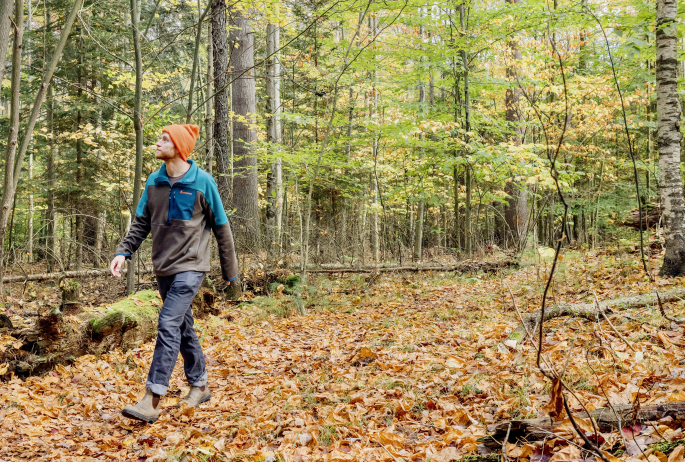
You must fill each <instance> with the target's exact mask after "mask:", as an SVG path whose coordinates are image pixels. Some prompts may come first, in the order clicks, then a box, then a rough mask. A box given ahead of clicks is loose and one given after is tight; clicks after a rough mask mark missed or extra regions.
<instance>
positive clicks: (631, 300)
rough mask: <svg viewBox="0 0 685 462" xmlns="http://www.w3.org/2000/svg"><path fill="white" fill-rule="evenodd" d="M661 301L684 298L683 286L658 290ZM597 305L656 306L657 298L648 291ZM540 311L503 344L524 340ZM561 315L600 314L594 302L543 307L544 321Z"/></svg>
mask: <svg viewBox="0 0 685 462" xmlns="http://www.w3.org/2000/svg"><path fill="white" fill-rule="evenodd" d="M659 296H660V297H661V301H662V303H670V302H676V301H678V300H682V299H685V288H682V287H681V288H677V289H671V290H666V291H664V292H659ZM599 305H600V306H601V307H602V310H604V311H605V312H606V311H610V310H612V309H619V310H627V309H632V308H641V307H643V306H656V305H657V299H656V294H655V293H653V292H652V293H648V294H642V295H632V296H630V297H621V298H615V299H612V300H605V301H603V302H600V303H599ZM541 315H542V312H541V311H540V310H538V311H534V312H533V313H530V314H529V315H528V316H526V317H525V318H523V322H522V323H521V324H519V325H518V327H517V328H516V329H514V330H513V331H512V332H511V333H510V334H509V335H508V336H507V338H506V339H505V341H504V344H505V345H507V346H510V347H514V346H516V345H517V344H520V343H522V342H523V340H525V338H526V335H527V333H531V334H532V333H533V332H534V331H535V329H537V328H538V326H539V325H540V318H541ZM562 316H576V317H582V318H586V319H590V320H593V321H594V320H597V319H598V317H600V316H601V314H600V313H599V311H598V310H597V306H596V305H595V304H594V303H559V304H557V305H551V306H548V307H547V308H546V309H545V319H544V321H549V320H550V319H554V318H558V317H562Z"/></svg>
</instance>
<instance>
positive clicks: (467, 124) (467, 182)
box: [459, 3, 473, 258]
mask: <svg viewBox="0 0 685 462" xmlns="http://www.w3.org/2000/svg"><path fill="white" fill-rule="evenodd" d="M459 23H460V25H461V30H462V31H463V33H464V34H466V31H467V27H468V24H466V7H465V5H464V4H463V3H462V4H461V5H459ZM461 61H462V65H463V66H464V130H465V131H466V136H465V141H466V143H467V144H468V143H469V142H470V136H469V132H470V131H471V87H470V85H469V83H470V82H469V58H468V54H467V53H466V48H462V49H461ZM467 149H468V148H467ZM467 152H468V151H467ZM464 170H465V173H464V186H465V187H466V198H465V201H464V249H465V250H466V256H467V257H469V258H471V256H472V255H473V227H472V226H471V165H470V164H467V165H466V166H465V168H464Z"/></svg>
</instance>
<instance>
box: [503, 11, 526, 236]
mask: <svg viewBox="0 0 685 462" xmlns="http://www.w3.org/2000/svg"><path fill="white" fill-rule="evenodd" d="M505 1H506V2H507V3H509V4H515V3H519V1H520V0H505ZM508 46H509V54H510V56H509V59H511V60H512V61H518V60H519V59H521V50H520V49H519V46H518V38H517V37H516V36H514V37H513V38H512V39H511V40H510V41H509V43H508ZM506 76H507V80H509V81H513V80H515V79H516V71H515V69H514V67H513V65H511V64H510V65H508V66H507V69H506ZM519 97H520V95H519V92H518V90H517V89H516V88H515V87H513V86H512V87H509V88H507V90H506V95H505V99H504V105H505V108H506V115H505V119H506V121H507V127H508V129H509V130H510V131H511V132H512V135H511V140H512V141H513V142H514V143H516V144H520V142H521V139H520V133H521V127H520V124H521V120H520V118H519V111H518V105H519ZM512 176H516V175H512ZM506 192H507V194H508V195H509V198H508V199H507V206H506V210H505V212H504V219H505V222H506V224H507V232H505V242H506V241H507V240H508V239H506V236H507V235H508V236H509V237H510V238H511V239H512V240H513V243H514V246H515V248H517V249H518V248H519V247H520V246H521V243H522V241H523V240H524V239H525V235H526V233H527V232H528V229H527V223H528V203H527V200H526V187H525V183H521V182H518V181H514V178H511V181H510V182H509V183H507V187H506Z"/></svg>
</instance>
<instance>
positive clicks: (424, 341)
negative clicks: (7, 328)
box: [0, 265, 685, 461]
mask: <svg viewBox="0 0 685 462" xmlns="http://www.w3.org/2000/svg"><path fill="white" fill-rule="evenodd" d="M574 271H577V272H578V274H580V272H582V271H583V269H582V268H581V266H580V265H578V267H577V268H574V267H571V268H569V276H573V274H574V273H573V272H574ZM619 271H620V268H618V267H617V268H613V269H612V268H609V269H607V268H604V269H603V270H602V273H601V274H599V275H597V276H596V278H597V279H598V281H596V283H595V287H596V288H597V289H598V290H599V289H601V287H602V286H601V284H602V282H601V281H599V279H603V278H604V277H605V276H606V274H605V273H608V274H609V276H610V277H613V280H614V281H615V280H616V277H619ZM614 273H615V274H614ZM420 277H421V276H419V277H418V278H420ZM621 277H623V278H624V279H625V283H624V285H623V288H624V289H625V288H626V287H632V286H631V284H635V289H636V290H638V289H639V287H640V286H639V285H640V284H642V282H641V279H640V278H639V277H638V276H636V277H635V279H634V280H632V279H630V278H631V277H632V276H631V275H630V274H628V275H627V276H621ZM418 280H419V281H420V280H421V279H418ZM507 280H508V283H509V284H510V285H511V286H512V287H513V289H514V291H515V293H516V294H517V297H520V298H521V300H519V302H520V303H523V304H524V306H525V303H524V302H525V301H526V300H528V301H529V302H530V303H529V304H530V309H531V310H532V309H533V308H536V306H535V302H536V300H537V299H538V298H539V291H538V290H537V286H538V284H537V283H533V282H531V281H535V276H534V272H533V271H525V270H524V271H519V272H517V273H514V274H513V275H511V276H508V277H507ZM631 281H632V282H631ZM669 284H676V285H679V284H681V281H679V280H676V281H670V282H669ZM646 289H647V288H644V290H646ZM607 290H608V289H607ZM505 294H507V292H506V288H505V287H504V286H503V285H502V283H501V281H500V280H497V279H488V278H487V277H483V278H482V280H477V279H469V280H464V279H462V280H460V281H455V280H445V281H443V282H438V283H436V282H435V281H432V282H431V283H427V282H423V283H422V282H418V283H413V284H412V283H409V282H408V281H407V280H406V279H397V280H389V279H388V280H385V281H384V282H383V283H381V284H379V286H377V287H376V288H375V290H374V293H370V294H369V296H364V297H363V298H362V299H361V300H360V299H359V298H358V297H359V296H356V297H355V296H353V295H343V294H340V293H336V292H335V289H334V290H333V293H332V294H331V297H334V299H335V300H336V303H337V304H336V305H332V306H330V307H329V309H320V310H312V311H311V314H310V315H308V316H305V317H300V316H293V317H289V318H284V319H270V320H262V318H260V317H258V316H257V314H256V308H254V307H252V308H251V307H241V308H240V310H239V311H236V310H235V309H232V308H226V309H225V310H224V311H223V316H227V315H229V314H230V315H231V316H233V317H235V319H234V320H233V321H230V322H229V321H227V320H225V319H223V318H211V319H210V320H208V321H207V322H201V323H198V330H199V332H200V333H201V341H202V343H203V347H204V348H205V352H206V357H207V367H208V372H209V378H210V387H211V389H212V393H213V397H212V400H211V401H210V402H209V403H207V404H205V405H202V406H201V408H200V409H197V410H195V411H194V412H193V411H192V410H189V411H187V412H185V414H184V413H183V412H182V411H180V410H177V409H175V404H176V403H177V402H178V396H179V395H180V394H181V393H185V388H184V386H185V384H184V380H183V374H182V362H181V360H180V358H179V363H178V365H177V368H176V370H175V372H174V376H173V378H172V382H171V388H170V396H171V397H170V398H167V400H166V401H165V407H166V409H165V410H164V411H163V413H162V416H161V418H160V420H159V421H158V422H157V423H155V424H154V425H144V424H140V423H136V422H134V421H131V420H129V419H126V418H124V417H122V416H121V414H120V410H121V408H122V407H123V406H125V405H126V404H129V403H133V402H135V401H136V400H137V399H138V398H139V396H140V395H141V393H142V391H143V386H144V380H145V374H146V372H147V366H148V364H149V361H150V359H151V356H152V350H153V347H154V345H153V344H146V345H145V346H144V347H143V348H141V349H140V350H138V351H134V352H129V353H128V354H127V355H126V354H121V353H119V352H116V353H112V354H109V355H104V356H102V357H101V358H99V359H96V358H94V357H92V356H91V357H83V358H80V359H79V360H78V361H77V362H76V363H75V364H74V365H72V366H70V367H58V368H57V369H56V370H55V371H54V372H53V373H51V374H50V375H47V376H45V377H33V378H29V379H26V380H25V381H22V380H19V379H13V380H12V381H11V382H8V383H3V384H0V440H1V441H2V442H3V443H4V444H2V447H0V460H12V459H13V458H16V459H28V460H38V459H40V458H41V457H43V458H46V459H47V458H49V459H51V460H60V459H62V460H74V459H75V458H77V457H82V458H84V460H87V459H99V460H106V459H111V460H147V461H152V460H178V459H180V458H182V457H183V456H184V455H185V456H189V460H209V459H212V458H214V459H215V460H227V459H230V458H231V457H235V458H244V459H246V460H253V459H254V460H262V459H264V458H270V460H277V459H275V458H274V457H277V456H279V457H281V458H283V459H284V460H333V461H335V460H385V461H390V460H402V459H403V460H405V461H408V460H417V461H418V460H421V461H423V460H426V459H428V458H430V459H431V460H435V461H441V460H443V461H450V460H453V459H457V458H459V457H461V456H462V455H463V454H469V453H474V452H475V451H476V449H477V444H478V443H477V442H476V439H477V438H479V437H481V436H484V435H485V434H486V430H485V426H486V424H489V423H493V422H495V421H500V420H503V419H506V418H510V417H523V416H530V417H537V416H538V415H540V416H542V415H544V412H542V411H541V407H542V406H544V405H545V404H546V403H547V401H548V394H549V391H548V386H547V384H546V382H545V381H544V380H543V377H542V375H541V374H539V373H538V372H537V371H536V370H535V367H534V354H533V352H534V350H533V349H532V347H531V345H530V343H528V344H526V345H525V346H524V347H523V348H522V349H520V350H508V349H506V348H504V347H502V346H499V343H500V342H501V341H502V340H503V339H504V338H505V337H506V335H507V333H508V332H509V331H510V330H511V329H512V328H513V327H515V325H516V324H517V315H516V313H515V312H514V311H513V310H511V303H510V299H508V295H506V296H505ZM526 294H527V295H526ZM557 296H559V297H561V296H564V297H566V298H565V301H573V300H574V299H579V298H581V297H585V296H587V293H585V292H583V291H580V292H578V293H576V291H574V290H573V287H571V288H570V289H568V290H567V291H565V292H558V293H557ZM677 311H678V310H676V312H677ZM650 313H651V312H650ZM650 313H646V312H645V310H636V312H635V313H622V314H626V315H628V316H630V317H632V318H634V319H639V321H637V322H635V321H631V320H630V319H626V318H623V317H622V316H618V317H616V316H614V317H613V321H614V323H615V324H617V327H618V329H619V331H621V332H622V333H623V334H624V335H626V336H627V337H628V338H629V341H630V342H632V344H633V346H634V347H636V348H637V349H638V350H639V351H640V353H641V355H634V354H633V353H632V352H631V351H630V350H628V349H627V347H626V345H625V344H624V343H623V342H622V341H621V340H620V339H619V338H616V337H615V336H614V334H613V332H611V330H610V328H609V327H608V325H607V324H602V323H600V324H597V323H591V322H589V321H585V320H580V319H572V320H569V319H560V320H555V321H552V322H550V323H549V327H551V329H550V331H549V332H548V333H547V335H546V339H545V354H546V355H547V357H548V360H549V361H550V363H552V364H555V365H557V367H558V368H559V370H560V369H561V366H560V365H562V364H564V363H565V362H566V361H568V365H567V366H566V375H565V378H566V381H567V382H568V383H569V384H570V385H572V386H573V387H574V388H575V389H576V393H577V395H578V396H579V397H580V398H581V400H583V402H584V403H585V405H586V406H588V407H589V408H590V409H593V408H598V407H602V406H604V405H605V404H606V398H605V394H606V396H608V397H609V398H610V399H611V401H612V402H614V403H618V402H622V403H626V402H631V401H632V399H633V398H634V397H635V394H636V393H640V394H641V396H642V401H643V403H646V402H649V403H658V402H664V401H669V400H676V399H680V400H683V399H685V391H684V389H685V380H684V379H683V378H681V377H684V378H685V368H684V367H683V366H680V365H679V360H680V359H681V358H682V356H683V355H682V345H685V338H683V333H682V331H681V330H680V329H678V328H674V327H666V328H665V329H664V328H661V327H660V326H659V325H658V324H659V323H660V322H661V321H660V320H659V318H658V317H654V318H653V319H652V316H653V315H654V313H651V314H650ZM610 349H611V350H613V351H610ZM586 353H587V355H586ZM645 380H646V382H645ZM643 382H644V383H643ZM647 383H648V385H645V384H647ZM646 386H649V390H647V389H646V388H645V387H646ZM571 403H575V404H576V406H575V407H577V402H575V401H573V400H572V401H571ZM661 431H662V433H664V432H665V433H666V434H667V436H668V435H670V436H672V437H674V436H677V435H678V434H679V433H678V432H681V431H680V430H675V431H674V430H673V429H666V428H662V429H661ZM649 436H650V435H649V434H646V435H645V441H646V443H645V444H647V443H649V442H652V441H651V440H649V439H648V438H649ZM570 437H571V438H572V435H570ZM611 438H612V437H611V435H607V441H609V440H610V439H611ZM616 438H618V437H617V436H616ZM272 456H273V457H272ZM174 457H176V459H174ZM220 457H221V458H223V459H220Z"/></svg>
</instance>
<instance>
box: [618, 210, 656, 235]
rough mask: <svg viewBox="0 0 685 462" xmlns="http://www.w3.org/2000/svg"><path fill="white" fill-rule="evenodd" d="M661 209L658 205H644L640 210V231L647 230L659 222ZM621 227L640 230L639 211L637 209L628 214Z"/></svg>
mask: <svg viewBox="0 0 685 462" xmlns="http://www.w3.org/2000/svg"><path fill="white" fill-rule="evenodd" d="M661 213H662V211H661V207H660V206H659V205H658V204H646V205H645V206H644V207H643V208H642V229H649V228H652V227H654V226H656V225H657V223H659V220H661ZM621 224H622V225H623V226H629V227H631V228H635V229H640V211H639V210H638V209H637V208H634V209H633V210H631V211H629V212H628V216H627V217H626V218H625V220H623V222H622V223H621Z"/></svg>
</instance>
